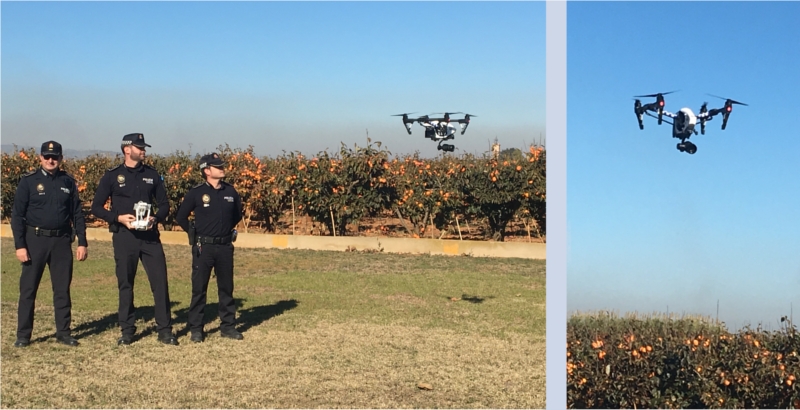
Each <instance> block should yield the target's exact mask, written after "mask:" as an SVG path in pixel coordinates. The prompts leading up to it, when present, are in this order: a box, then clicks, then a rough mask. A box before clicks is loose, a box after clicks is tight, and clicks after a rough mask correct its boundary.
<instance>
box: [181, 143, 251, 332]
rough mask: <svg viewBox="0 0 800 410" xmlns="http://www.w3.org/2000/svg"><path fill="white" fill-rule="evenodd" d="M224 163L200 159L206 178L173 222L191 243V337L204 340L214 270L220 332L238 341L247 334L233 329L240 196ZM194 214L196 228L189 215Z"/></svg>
mask: <svg viewBox="0 0 800 410" xmlns="http://www.w3.org/2000/svg"><path fill="white" fill-rule="evenodd" d="M224 165H225V163H224V162H223V161H222V158H220V157H219V155H217V154H208V155H204V156H203V157H202V158H200V167H199V168H200V172H202V173H203V177H204V178H205V182H203V183H201V184H199V185H197V186H195V187H194V188H192V189H190V190H189V192H187V193H186V196H185V197H184V199H183V202H182V203H181V205H180V207H178V213H177V214H176V215H175V220H176V221H177V222H178V224H179V225H180V226H181V228H183V230H184V231H186V232H187V233H188V235H189V244H190V245H192V301H191V303H190V305H189V318H188V325H189V329H190V330H191V332H192V335H191V338H190V340H191V341H192V342H195V343H200V342H202V341H203V340H205V332H204V331H203V316H204V311H205V307H206V293H207V291H208V281H209V279H210V277H211V269H212V268H213V269H214V273H215V274H216V276H217V289H218V293H219V318H220V322H221V323H220V335H221V336H222V337H225V338H228V339H234V340H242V339H243V338H244V337H243V336H242V334H241V333H239V331H238V330H236V328H235V322H236V304H235V302H234V300H233V242H234V241H235V240H236V230H235V229H234V228H235V227H236V224H238V223H239V221H241V220H242V199H241V197H240V196H239V193H238V192H236V189H235V188H234V187H233V186H232V185H230V184H228V183H227V182H224V181H222V178H225V168H224ZM192 212H194V226H192V224H191V223H190V222H189V214H191V213H192Z"/></svg>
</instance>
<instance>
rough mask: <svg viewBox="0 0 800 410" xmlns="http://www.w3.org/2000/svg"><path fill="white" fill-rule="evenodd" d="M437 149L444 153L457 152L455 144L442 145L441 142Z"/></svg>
mask: <svg viewBox="0 0 800 410" xmlns="http://www.w3.org/2000/svg"><path fill="white" fill-rule="evenodd" d="M436 149H437V150H440V151H444V152H453V151H455V150H456V146H455V145H453V144H442V143H441V142H439V145H438V146H437V147H436Z"/></svg>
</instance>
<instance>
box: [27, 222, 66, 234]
mask: <svg viewBox="0 0 800 410" xmlns="http://www.w3.org/2000/svg"><path fill="white" fill-rule="evenodd" d="M28 228H30V229H33V234H34V235H36V236H67V235H69V234H70V233H72V229H69V228H67V229H42V228H38V227H36V226H31V225H28Z"/></svg>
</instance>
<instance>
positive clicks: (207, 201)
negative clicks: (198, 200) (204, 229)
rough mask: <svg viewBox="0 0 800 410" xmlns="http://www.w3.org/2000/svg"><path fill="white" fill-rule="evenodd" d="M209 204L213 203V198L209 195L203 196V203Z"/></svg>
mask: <svg viewBox="0 0 800 410" xmlns="http://www.w3.org/2000/svg"><path fill="white" fill-rule="evenodd" d="M209 202H211V197H210V196H208V194H203V203H204V204H207V203H209Z"/></svg>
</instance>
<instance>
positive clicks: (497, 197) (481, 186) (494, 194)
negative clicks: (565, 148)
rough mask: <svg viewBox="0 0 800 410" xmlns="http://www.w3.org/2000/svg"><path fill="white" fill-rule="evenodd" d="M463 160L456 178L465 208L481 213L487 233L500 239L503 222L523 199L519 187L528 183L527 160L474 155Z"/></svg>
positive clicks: (512, 214)
mask: <svg viewBox="0 0 800 410" xmlns="http://www.w3.org/2000/svg"><path fill="white" fill-rule="evenodd" d="M466 162H467V164H465V166H464V172H463V173H462V174H461V175H459V181H458V187H459V188H460V189H459V190H460V191H461V193H462V195H463V196H464V203H465V206H466V208H467V209H466V211H467V212H468V213H471V214H475V215H479V216H482V217H485V218H486V220H487V224H488V228H489V229H488V236H489V237H490V238H491V239H492V240H497V241H502V240H503V239H504V238H505V228H506V226H507V225H508V223H509V222H510V221H511V220H512V219H513V218H514V216H515V215H516V214H517V212H518V211H519V209H520V207H521V206H522V203H523V199H525V197H524V194H525V193H524V192H522V191H523V190H524V189H525V187H526V186H527V185H528V180H529V179H528V174H529V173H528V172H526V167H527V166H528V161H525V160H522V161H520V160H516V159H512V160H497V159H491V158H480V159H477V158H476V159H472V160H468V161H466Z"/></svg>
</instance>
